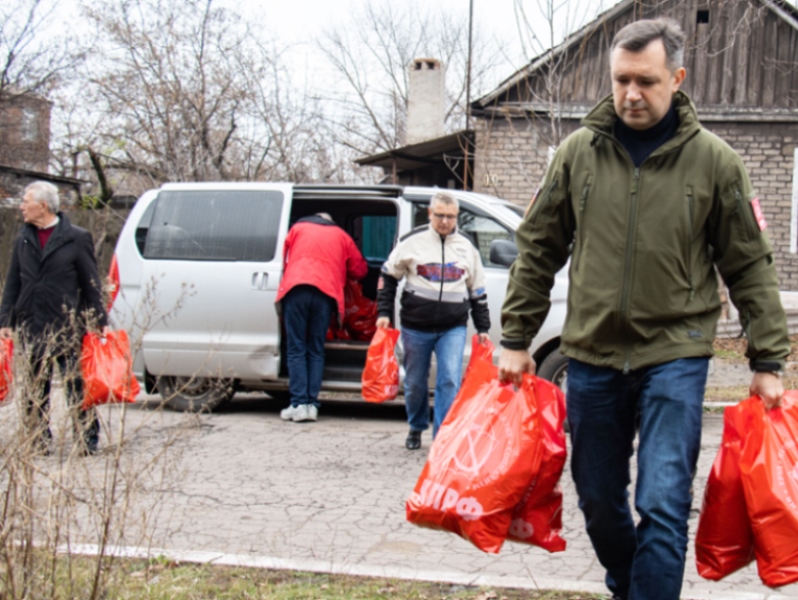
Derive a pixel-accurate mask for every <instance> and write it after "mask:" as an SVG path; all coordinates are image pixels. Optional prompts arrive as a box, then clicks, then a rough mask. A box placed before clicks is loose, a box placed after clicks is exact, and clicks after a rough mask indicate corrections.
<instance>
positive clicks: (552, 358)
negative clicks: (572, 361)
mask: <svg viewBox="0 0 798 600" xmlns="http://www.w3.org/2000/svg"><path fill="white" fill-rule="evenodd" d="M537 376H538V377H541V378H543V379H545V380H546V381H551V382H552V383H553V384H554V385H556V386H557V387H558V388H560V389H561V390H562V391H563V393H565V382H566V379H567V377H568V357H567V356H563V355H562V354H560V351H559V350H555V351H554V352H551V353H549V355H548V356H547V357H546V358H544V359H543V362H542V363H540V366H539V367H538V369H537Z"/></svg>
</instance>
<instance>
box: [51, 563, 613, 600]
mask: <svg viewBox="0 0 798 600" xmlns="http://www.w3.org/2000/svg"><path fill="white" fill-rule="evenodd" d="M65 559H66V557H59V561H61V560H65ZM70 563H71V570H72V577H73V578H74V579H76V580H85V579H87V578H88V577H89V576H90V574H91V571H92V568H93V565H92V559H90V558H88V557H73V558H72V559H71V560H70ZM116 568H117V571H118V574H119V575H120V576H119V577H117V578H116V579H115V581H114V582H112V583H111V584H110V585H109V587H108V588H107V590H106V594H107V597H108V598H115V599H118V600H167V599H168V600H217V599H224V600H239V599H240V600H252V599H255V598H257V599H263V600H266V599H268V600H301V599H308V600H310V599H314V600H405V599H408V600H410V599H412V600H521V599H524V600H600V599H603V598H606V596H602V595H591V594H585V593H579V592H558V591H547V590H519V589H509V588H486V587H481V588H480V587H473V586H462V585H453V584H448V583H435V582H427V581H407V580H398V579H380V578H372V577H353V576H349V575H331V574H328V573H304V572H294V571H274V570H269V569H257V568H243V567H230V566H224V565H209V564H201V565H200V564H191V563H180V562H176V561H173V560H170V559H168V558H166V557H162V556H159V557H155V558H153V559H150V560H120V561H119V562H118V564H117V565H116ZM59 572H64V573H65V571H59Z"/></svg>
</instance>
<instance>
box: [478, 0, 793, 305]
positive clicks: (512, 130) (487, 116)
mask: <svg viewBox="0 0 798 600" xmlns="http://www.w3.org/2000/svg"><path fill="white" fill-rule="evenodd" d="M658 16H669V17H672V18H674V19H676V20H677V21H678V22H679V23H680V24H681V26H682V27H683V29H684V31H685V33H686V35H687V47H686V49H685V59H684V66H685V67H686V69H687V78H686V80H685V82H684V84H683V86H682V89H683V90H684V91H686V92H687V93H688V94H689V95H690V97H691V98H692V100H693V102H694V103H695V104H696V107H697V108H698V114H699V117H700V119H701V122H702V123H703V125H704V126H705V127H706V128H707V129H709V130H710V131H713V132H714V133H716V134H717V135H719V136H721V137H722V138H723V139H725V140H726V141H727V142H728V143H729V144H730V145H731V146H732V147H733V148H734V149H735V150H736V151H737V152H738V153H739V154H740V155H741V156H742V157H743V160H744V162H745V165H746V167H747V168H748V172H749V174H750V176H751V180H752V182H753V185H754V188H755V189H756V191H757V193H758V195H759V198H760V200H761V202H762V207H763V209H764V212H765V216H766V218H767V220H768V224H769V225H768V233H769V236H770V239H771V242H772V243H773V248H774V252H775V256H776V260H777V265H778V270H779V278H780V286H781V288H782V289H783V290H786V291H798V248H797V247H796V246H798V228H797V227H796V226H797V225H798V183H797V180H798V166H797V165H798V161H797V160H796V157H798V150H797V148H798V10H796V9H795V7H793V6H792V5H790V4H789V3H787V2H784V1H780V0H726V1H724V2H708V1H707V0H623V1H622V2H620V3H618V4H617V5H615V6H614V7H613V8H611V9H609V10H608V11H606V12H604V13H603V14H601V15H600V16H599V17H598V18H597V19H596V20H594V21H593V22H591V23H589V24H588V25H586V26H585V27H583V28H582V29H580V30H579V31H577V32H576V33H574V34H572V35H571V36H569V37H568V38H567V39H566V40H565V41H564V42H563V43H562V44H561V45H559V46H557V47H556V48H554V49H552V50H551V51H550V52H547V53H545V54H544V55H542V56H539V57H537V58H535V59H533V60H532V61H531V62H530V63H529V64H528V65H527V66H526V67H524V68H523V69H521V70H520V71H518V72H516V73H514V74H513V75H512V76H511V77H509V78H508V79H507V80H505V81H504V82H503V83H502V84H500V85H499V86H498V87H497V88H496V89H495V90H494V91H492V92H490V93H489V94H487V95H485V96H483V97H482V98H480V99H479V100H477V101H475V102H474V103H473V104H472V115H473V116H474V117H475V118H474V119H473V123H472V124H473V128H474V130H475V146H476V156H475V159H474V171H475V176H474V189H475V190H476V191H482V192H486V193H491V194H495V195H497V196H500V197H503V198H506V199H508V200H512V201H514V202H517V203H519V204H523V205H525V204H527V203H528V202H529V200H530V199H531V198H532V197H533V195H534V193H535V190H536V189H537V187H538V184H539V182H540V180H541V179H542V177H543V174H544V172H545V170H546V166H547V164H548V161H549V157H550V156H551V153H552V152H553V149H554V148H555V147H556V146H557V145H558V144H559V142H560V141H561V140H562V139H564V137H566V136H567V135H568V134H569V133H570V132H572V131H574V130H575V129H576V128H577V127H578V126H579V120H580V119H581V118H582V117H583V116H585V115H586V114H587V112H588V111H589V110H590V109H591V108H592V106H593V105H594V104H595V103H596V102H597V101H598V100H599V99H601V98H603V97H604V96H606V95H607V94H609V93H610V92H611V82H610V73H609V47H610V43H611V41H612V38H613V36H614V35H615V32H616V31H618V30H619V29H620V28H621V27H623V26H624V25H626V24H627V23H630V22H632V21H634V20H637V19H640V18H652V17H658Z"/></svg>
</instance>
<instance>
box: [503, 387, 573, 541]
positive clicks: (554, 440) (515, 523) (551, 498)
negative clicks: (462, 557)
mask: <svg viewBox="0 0 798 600" xmlns="http://www.w3.org/2000/svg"><path fill="white" fill-rule="evenodd" d="M534 380H535V397H536V399H537V405H538V414H539V415H540V418H539V420H540V429H541V458H540V469H539V471H538V473H537V477H535V478H534V479H533V480H532V482H531V483H530V484H529V487H528V488H527V490H526V492H525V493H524V496H523V498H522V499H521V502H519V503H518V505H517V506H516V509H515V511H514V512H513V520H512V523H511V524H510V531H509V536H508V538H507V539H509V540H513V541H516V542H523V543H525V544H532V545H534V546H540V547H541V548H544V549H546V550H548V551H549V552H562V551H563V550H565V540H564V539H563V538H562V537H561V536H560V531H561V530H562V490H561V489H560V477H562V471H563V468H564V467H565V459H566V457H567V455H568V450H567V447H566V443H565V429H564V428H563V422H564V421H565V396H564V394H563V393H562V390H561V389H560V388H559V387H557V386H556V385H554V384H553V383H551V382H550V381H546V380H545V379H541V378H539V377H535V378H534Z"/></svg>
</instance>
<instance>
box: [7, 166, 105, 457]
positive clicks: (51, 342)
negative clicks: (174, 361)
mask: <svg viewBox="0 0 798 600" xmlns="http://www.w3.org/2000/svg"><path fill="white" fill-rule="evenodd" d="M59 207H60V202H59V197H58V188H56V187H55V186H54V185H52V184H50V183H47V182H44V181H36V182H34V183H31V184H30V185H28V186H27V187H26V188H25V191H24V194H23V200H22V204H21V205H20V209H21V211H22V217H23V219H24V221H25V224H24V225H23V227H22V230H21V231H20V233H19V236H18V237H17V239H16V241H15V242H14V251H13V254H12V256H11V266H10V268H9V270H8V276H7V278H6V284H5V289H4V290H3V299H2V302H0V338H9V337H11V335H12V328H14V329H16V330H17V331H18V333H19V338H18V339H19V342H20V343H21V345H22V348H23V352H24V353H25V356H26V357H28V358H29V359H30V366H31V370H30V372H31V381H32V385H31V389H30V390H29V391H28V394H27V416H28V419H27V423H26V425H27V427H28V432H29V434H30V435H31V436H34V439H35V441H36V443H37V445H38V448H39V450H41V451H43V452H45V453H47V452H48V450H49V443H50V439H51V437H52V436H51V433H50V428H49V426H48V419H47V415H46V411H47V406H48V404H49V397H50V379H51V377H52V373H53V368H54V366H55V365H58V369H59V371H60V373H61V378H62V380H63V382H64V388H65V390H66V397H67V402H68V405H69V406H70V407H71V411H72V413H73V424H74V427H75V433H76V436H75V437H76V442H78V443H81V445H80V446H79V449H80V451H81V452H83V453H85V454H90V453H94V452H95V451H96V450H97V443H98V438H99V432H100V424H99V421H98V420H97V415H96V414H95V412H94V409H90V410H88V411H83V410H81V408H80V405H81V403H82V401H83V381H82V379H81V377H80V365H79V357H80V347H81V340H82V338H83V334H84V333H85V332H86V331H87V329H89V328H91V329H98V328H102V329H103V331H105V330H106V329H107V324H108V317H107V314H106V311H105V307H104V306H103V301H102V291H101V290H102V288H101V282H100V276H99V273H98V271H97V259H96V258H95V255H94V243H93V242H92V238H91V234H90V233H89V232H88V231H86V230H85V229H81V228H80V227H76V226H75V225H72V224H71V223H70V222H69V219H67V217H66V215H64V213H62V212H60V211H59Z"/></svg>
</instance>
